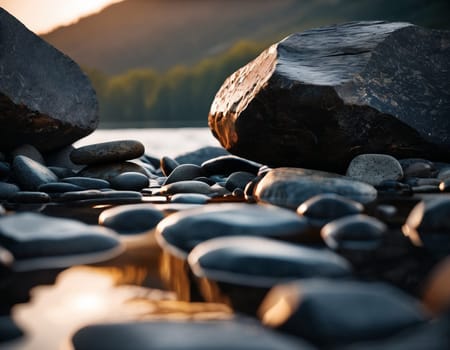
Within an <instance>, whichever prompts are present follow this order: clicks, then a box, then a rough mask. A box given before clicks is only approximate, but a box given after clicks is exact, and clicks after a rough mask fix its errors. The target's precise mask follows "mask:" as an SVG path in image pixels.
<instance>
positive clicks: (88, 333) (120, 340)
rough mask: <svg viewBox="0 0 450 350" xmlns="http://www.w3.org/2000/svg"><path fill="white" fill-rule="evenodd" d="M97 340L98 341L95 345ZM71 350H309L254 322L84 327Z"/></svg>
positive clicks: (308, 346)
mask: <svg viewBox="0 0 450 350" xmlns="http://www.w3.org/2000/svg"><path fill="white" fill-rule="evenodd" d="M99 339H101V341H99ZM72 342H73V345H74V348H75V350H93V349H96V350H121V349H125V348H126V349H129V350H149V349H153V350H169V349H170V350H200V349H205V350H206V349H208V350H230V349H239V350H273V349H277V350H312V349H314V348H313V347H312V346H311V345H309V344H307V343H306V342H305V341H302V340H300V339H294V338H291V337H288V336H285V335H282V334H279V333H275V332H273V331H271V330H269V329H266V328H264V327H261V325H260V324H258V323H257V322H255V321H251V320H247V319H242V318H240V319H233V320H231V321H215V320H210V321H208V322H201V321H191V322H173V321H172V322H171V321H157V322H155V321H153V322H127V323H115V324H99V325H92V326H87V327H84V328H82V329H81V330H79V331H78V332H77V333H75V335H74V336H73V338H72Z"/></svg>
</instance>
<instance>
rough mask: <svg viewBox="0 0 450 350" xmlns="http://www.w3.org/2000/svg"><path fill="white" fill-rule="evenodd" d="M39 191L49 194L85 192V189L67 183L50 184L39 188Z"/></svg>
mask: <svg viewBox="0 0 450 350" xmlns="http://www.w3.org/2000/svg"><path fill="white" fill-rule="evenodd" d="M38 189H39V191H41V192H47V193H64V192H75V191H83V190H84V188H83V187H81V186H77V185H74V184H71V183H67V182H49V183H46V184H43V185H41V186H39V188H38Z"/></svg>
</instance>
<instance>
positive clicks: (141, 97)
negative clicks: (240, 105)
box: [0, 0, 450, 128]
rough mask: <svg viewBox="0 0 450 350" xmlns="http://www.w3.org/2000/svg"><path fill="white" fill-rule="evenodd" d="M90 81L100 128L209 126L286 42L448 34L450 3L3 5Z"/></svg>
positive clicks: (199, 0) (14, 1)
mask: <svg viewBox="0 0 450 350" xmlns="http://www.w3.org/2000/svg"><path fill="white" fill-rule="evenodd" d="M0 5H1V6H2V7H4V8H5V9H6V10H8V11H9V12H11V13H12V14H13V15H15V16H16V17H18V18H19V19H20V20H21V21H22V22H23V23H24V24H25V25H27V26H28V27H29V28H30V29H31V30H33V31H35V32H36V33H37V34H39V35H41V36H42V38H43V39H45V40H46V41H48V42H49V43H51V44H52V45H54V46H55V47H57V48H58V49H60V50H61V51H63V52H64V53H66V54H67V55H69V56H70V57H71V58H73V59H74V60H75V61H76V62H77V63H78V64H80V66H81V67H82V69H83V70H84V71H85V72H86V73H87V74H88V75H89V77H90V78H91V81H92V83H93V85H94V87H95V89H96V91H97V94H98V98H99V102H100V127H101V128H128V127H186V126H190V127H192V126H195V127H197V126H207V115H208V111H209V107H210V105H211V102H212V100H213V98H214V95H215V93H216V92H217V90H218V89H219V87H220V86H221V84H222V83H223V81H224V80H225V78H226V77H227V76H228V75H230V74H231V73H233V72H234V71H235V70H236V69H238V68H239V67H241V66H243V65H245V64H246V63H247V62H248V61H250V60H251V59H253V58H254V57H256V56H257V55H258V54H259V53H260V52H261V51H262V50H263V49H265V48H266V47H267V46H269V45H270V44H272V43H274V42H276V41H278V40H280V39H282V38H283V37H285V36H286V35H288V34H290V33H292V32H296V31H301V30H304V29H308V28H311V27H316V26H321V25H328V24H333V23H338V22H344V21H351V20H378V19H383V20H388V21H408V22H412V23H415V24H418V25H421V26H425V27H430V28H438V29H450V1H448V0H395V1H393V0H276V1H274V0H240V1H238V0H122V1H121V0H64V1H60V0H9V1H8V0H0Z"/></svg>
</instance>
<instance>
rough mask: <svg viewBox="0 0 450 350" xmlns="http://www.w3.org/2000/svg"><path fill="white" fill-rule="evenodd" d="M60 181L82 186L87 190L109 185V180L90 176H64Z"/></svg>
mask: <svg viewBox="0 0 450 350" xmlns="http://www.w3.org/2000/svg"><path fill="white" fill-rule="evenodd" d="M61 181H62V182H67V183H70V184H73V185H76V186H80V187H83V188H85V189H89V190H98V189H102V188H109V187H111V184H110V183H109V181H106V180H102V179H96V178H92V177H81V176H73V177H66V178H64V179H61Z"/></svg>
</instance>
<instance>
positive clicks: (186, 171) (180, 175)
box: [165, 164, 205, 185]
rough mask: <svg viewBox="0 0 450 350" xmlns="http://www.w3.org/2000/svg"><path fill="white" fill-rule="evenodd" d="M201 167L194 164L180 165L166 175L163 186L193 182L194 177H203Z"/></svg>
mask: <svg viewBox="0 0 450 350" xmlns="http://www.w3.org/2000/svg"><path fill="white" fill-rule="evenodd" d="M204 175H205V174H204V172H203V169H202V167H201V166H199V165H195V164H180V165H179V166H177V167H176V168H175V169H173V170H172V171H171V173H170V174H169V175H168V177H167V179H166V182H165V184H166V185H168V184H171V183H174V182H178V181H186V180H193V179H195V178H196V177H202V176H204Z"/></svg>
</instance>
